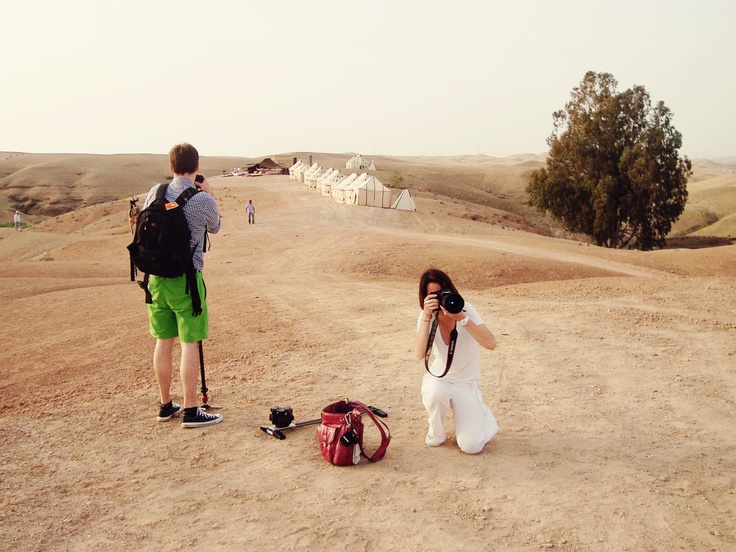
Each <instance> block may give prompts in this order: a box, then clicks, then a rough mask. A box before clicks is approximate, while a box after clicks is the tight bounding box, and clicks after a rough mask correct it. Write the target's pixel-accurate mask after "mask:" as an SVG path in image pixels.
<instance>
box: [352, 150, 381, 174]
mask: <svg viewBox="0 0 736 552" xmlns="http://www.w3.org/2000/svg"><path fill="white" fill-rule="evenodd" d="M345 168H346V169H357V170H359V171H362V170H363V169H368V170H369V171H375V170H376V166H375V165H374V164H373V161H371V160H369V159H366V158H365V157H363V156H362V155H360V154H357V155H354V156H353V157H352V158H351V159H350V161H348V162H347V163H345Z"/></svg>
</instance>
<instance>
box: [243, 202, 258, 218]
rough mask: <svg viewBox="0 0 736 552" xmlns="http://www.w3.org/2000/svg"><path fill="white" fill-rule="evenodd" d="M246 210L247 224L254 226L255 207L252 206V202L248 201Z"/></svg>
mask: <svg viewBox="0 0 736 552" xmlns="http://www.w3.org/2000/svg"><path fill="white" fill-rule="evenodd" d="M245 208H246V210H247V211H248V224H255V223H256V206H255V205H253V200H252V199H249V200H248V205H246V206H245Z"/></svg>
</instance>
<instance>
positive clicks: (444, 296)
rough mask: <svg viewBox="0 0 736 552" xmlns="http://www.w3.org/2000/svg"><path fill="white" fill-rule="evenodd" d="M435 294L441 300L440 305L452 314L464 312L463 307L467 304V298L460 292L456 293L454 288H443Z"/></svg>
mask: <svg viewBox="0 0 736 552" xmlns="http://www.w3.org/2000/svg"><path fill="white" fill-rule="evenodd" d="M435 296H436V297H437V300H438V301H439V302H440V306H441V307H442V308H444V309H445V310H446V311H447V312H449V313H450V314H458V313H460V312H462V310H463V307H464V306H465V300H464V299H463V298H462V297H461V296H460V294H459V293H454V292H453V291H452V290H449V289H441V290H440V291H438V292H436V293H435Z"/></svg>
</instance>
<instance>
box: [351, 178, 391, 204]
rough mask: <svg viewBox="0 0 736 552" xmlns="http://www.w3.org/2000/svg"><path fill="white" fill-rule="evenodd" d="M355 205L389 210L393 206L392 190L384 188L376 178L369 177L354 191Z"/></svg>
mask: <svg viewBox="0 0 736 552" xmlns="http://www.w3.org/2000/svg"><path fill="white" fill-rule="evenodd" d="M346 201H347V199H346ZM353 203H354V204H355V205H365V206H367V207H383V208H384V209H387V208H389V207H390V206H391V188H387V187H386V186H384V185H383V183H382V182H381V181H380V180H378V179H377V178H376V177H375V176H369V177H368V178H366V179H365V181H364V182H362V183H361V184H360V186H358V187H356V188H355V189H354V194H353Z"/></svg>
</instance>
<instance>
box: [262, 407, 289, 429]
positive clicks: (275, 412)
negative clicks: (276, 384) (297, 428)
mask: <svg viewBox="0 0 736 552" xmlns="http://www.w3.org/2000/svg"><path fill="white" fill-rule="evenodd" d="M268 419H269V420H271V422H272V423H273V425H275V426H276V427H277V428H282V427H289V425H291V422H293V421H294V409H292V408H291V407H290V406H274V407H273V408H271V414H270V416H269V417H268Z"/></svg>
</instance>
